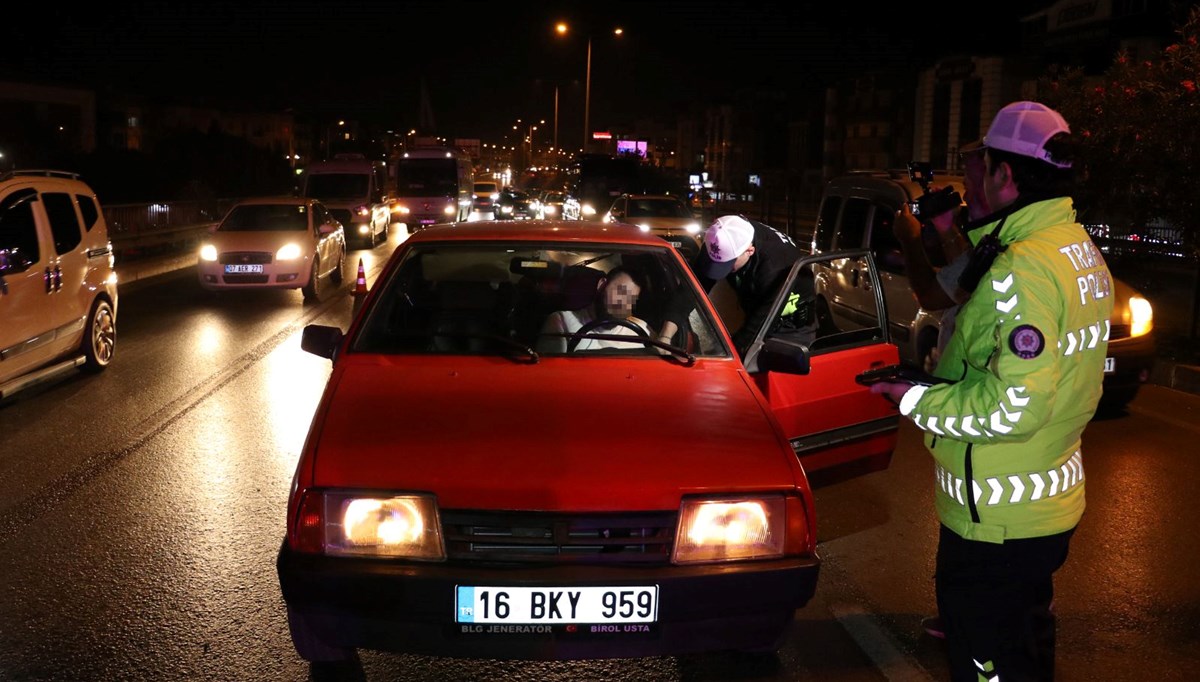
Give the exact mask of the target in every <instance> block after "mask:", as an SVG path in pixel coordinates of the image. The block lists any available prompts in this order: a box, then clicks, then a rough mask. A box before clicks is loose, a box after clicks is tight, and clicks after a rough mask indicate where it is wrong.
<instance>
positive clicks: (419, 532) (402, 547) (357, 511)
mask: <svg viewBox="0 0 1200 682" xmlns="http://www.w3.org/2000/svg"><path fill="white" fill-rule="evenodd" d="M324 506H325V509H324V514H323V519H324V533H323V535H324V537H323V545H324V548H325V553H326V554H330V555H334V556H364V555H365V556H386V557H403V558H405V559H424V560H429V561H437V560H441V559H444V558H445V556H446V552H445V549H444V548H443V547H442V531H441V527H442V526H441V522H440V521H439V520H438V509H437V502H436V501H434V499H433V497H432V496H428V495H396V496H394V497H367V496H360V495H352V494H348V493H326V494H325V505H324Z"/></svg>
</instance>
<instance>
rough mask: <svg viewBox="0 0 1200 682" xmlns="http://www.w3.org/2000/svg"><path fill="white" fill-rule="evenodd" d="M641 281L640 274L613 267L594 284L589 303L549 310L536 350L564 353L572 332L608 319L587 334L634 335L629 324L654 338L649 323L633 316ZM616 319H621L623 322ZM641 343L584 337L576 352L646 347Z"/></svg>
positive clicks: (641, 285) (641, 284)
mask: <svg viewBox="0 0 1200 682" xmlns="http://www.w3.org/2000/svg"><path fill="white" fill-rule="evenodd" d="M643 287H644V282H643V280H642V276H641V275H640V274H639V273H637V272H635V271H633V270H629V269H626V268H624V267H616V268H613V269H612V270H611V271H609V273H608V275H606V276H605V277H604V278H602V279H601V280H600V281H599V282H598V283H597V284H596V298H595V301H593V303H592V304H591V305H589V306H584V307H583V308H580V309H579V310H559V311H556V312H553V313H550V316H549V317H547V318H546V322H545V323H544V324H543V325H542V331H541V334H539V335H538V348H537V350H538V352H539V353H566V352H567V340H568V339H569V338H570V335H571V334H574V333H575V332H577V331H579V330H580V329H582V328H583V326H584V325H586V324H588V323H590V322H593V321H595V320H610V322H607V323H605V322H602V323H601V324H600V325H598V326H596V327H593V328H592V329H591V331H590V332H589V334H597V335H619V336H637V332H635V331H634V330H633V328H632V327H630V326H629V325H635V326H637V327H640V328H641V329H642V331H644V332H645V334H646V336H648V337H653V334H652V333H651V331H650V327H649V325H647V324H646V322H645V321H643V320H641V319H639V318H637V317H634V315H633V308H634V306H636V305H637V302H638V297H639V296H641V293H642V289H643ZM619 321H624V322H625V323H626V324H622V323H621V322H619ZM645 347H646V345H645V344H644V343H641V342H632V343H628V342H624V341H612V340H608V339H598V338H593V337H591V336H585V337H584V338H582V339H580V341H579V344H578V345H577V346H576V347H575V350H577V351H588V350H599V349H601V348H645Z"/></svg>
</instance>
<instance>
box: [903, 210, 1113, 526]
mask: <svg viewBox="0 0 1200 682" xmlns="http://www.w3.org/2000/svg"><path fill="white" fill-rule="evenodd" d="M1000 220H1003V221H1004V222H1003V224H1002V225H1001V227H1000V232H999V235H998V236H999V239H1000V242H1001V243H1002V244H1004V245H1005V246H1006V249H1005V250H1004V251H1003V252H1001V253H1000V255H999V256H998V257H997V258H996V260H995V262H994V263H993V264H992V266H991V269H990V270H989V271H988V273H987V274H986V275H984V277H983V279H982V280H981V281H980V283H979V286H978V287H977V288H976V289H975V291H974V293H973V294H972V295H971V298H970V299H969V300H968V301H967V302H966V303H965V304H963V306H962V309H961V310H960V311H959V313H958V316H957V319H956V327H955V330H954V334H953V335H952V336H951V338H950V341H949V342H948V344H947V346H946V348H945V350H944V351H943V353H942V356H941V359H940V361H939V362H938V366H937V369H936V371H935V374H937V375H938V376H940V377H943V378H946V379H950V380H952V381H953V382H954V383H949V384H938V385H935V386H932V387H928V388H926V387H921V386H918V387H915V388H913V389H911V390H909V391H908V393H906V394H905V396H904V399H903V400H902V401H901V403H900V411H901V413H902V414H904V415H906V416H908V417H910V418H911V419H912V420H913V422H914V423H915V424H916V425H917V426H919V427H920V428H921V429H922V430H924V431H925V444H926V446H927V447H928V448H929V451H930V452H931V453H932V454H933V458H934V460H935V463H936V466H935V479H936V486H937V489H936V493H935V499H936V507H937V513H938V517H939V519H940V520H941V522H942V523H943V524H944V525H946V526H947V527H948V528H950V529H951V530H953V531H954V532H955V533H958V534H959V535H960V536H962V537H964V538H967V539H969V540H979V541H984V542H996V543H999V542H1004V541H1005V540H1008V539H1014V538H1031V537H1041V536H1045V535H1052V534H1055V533H1060V532H1063V531H1066V530H1069V529H1071V528H1074V527H1075V525H1076V524H1077V523H1078V522H1079V519H1080V517H1081V516H1082V515H1083V510H1084V473H1083V457H1082V453H1081V452H1080V436H1081V434H1082V433H1083V429H1084V427H1086V426H1087V424H1088V422H1089V421H1090V420H1091V418H1092V416H1093V414H1094V413H1095V411H1096V405H1097V403H1098V402H1099V400H1100V393H1101V389H1102V384H1103V380H1104V358H1105V355H1106V349H1107V347H1108V337H1109V331H1110V322H1109V319H1110V317H1111V315H1112V308H1113V299H1112V277H1111V275H1110V273H1109V270H1108V266H1107V265H1106V264H1105V262H1104V259H1103V257H1102V256H1101V255H1100V252H1099V250H1098V249H1097V248H1096V247H1095V245H1094V244H1093V243H1092V240H1091V238H1090V237H1089V236H1088V234H1087V232H1085V231H1084V229H1083V227H1082V226H1081V225H1080V224H1079V223H1077V222H1075V210H1074V207H1073V204H1072V202H1071V200H1070V199H1069V198H1065V197H1063V198H1055V199H1048V200H1045V201H1038V202H1036V203H1031V204H1028V205H1026V206H1023V207H1021V208H1018V209H1016V210H1015V211H1013V212H1011V213H1008V214H1007V215H1006V216H1005V217H1003V218H998V219H997V220H996V221H994V222H993V223H991V224H989V225H986V226H983V227H981V228H980V229H977V230H974V231H972V233H971V237H972V240H973V241H978V239H979V238H980V237H981V236H982V235H983V234H985V233H990V232H991V231H992V230H993V229H994V228H995V227H996V225H998V224H999V223H1000Z"/></svg>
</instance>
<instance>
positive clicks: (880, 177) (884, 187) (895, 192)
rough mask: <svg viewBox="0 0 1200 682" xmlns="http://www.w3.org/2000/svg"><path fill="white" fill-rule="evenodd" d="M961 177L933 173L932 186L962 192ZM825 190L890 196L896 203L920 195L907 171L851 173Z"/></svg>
mask: <svg viewBox="0 0 1200 682" xmlns="http://www.w3.org/2000/svg"><path fill="white" fill-rule="evenodd" d="M962 180H963V176H962V173H961V172H956V171H935V172H934V174H933V181H932V183H931V184H932V185H933V186H934V187H943V186H945V185H952V186H953V187H954V188H955V189H957V190H958V191H959V192H961V191H962V189H963V187H962ZM827 190H840V191H842V192H847V191H850V192H853V193H856V194H858V193H872V194H882V195H890V196H892V197H894V198H895V199H896V200H897V201H902V202H903V201H912V200H914V199H915V198H916V197H918V196H920V195H921V193H922V192H921V186H920V185H919V184H917V183H916V182H914V181H913V180H912V179H910V178H909V176H908V171H907V170H894V169H893V170H881V171H851V172H849V173H846V174H845V175H839V176H838V177H835V178H833V179H832V180H830V181H829V184H828V185H827Z"/></svg>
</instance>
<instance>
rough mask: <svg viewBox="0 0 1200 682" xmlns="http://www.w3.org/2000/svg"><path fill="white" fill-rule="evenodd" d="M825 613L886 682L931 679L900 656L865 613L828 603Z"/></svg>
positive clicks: (890, 641) (894, 646)
mask: <svg viewBox="0 0 1200 682" xmlns="http://www.w3.org/2000/svg"><path fill="white" fill-rule="evenodd" d="M829 611H830V613H832V614H833V617H834V618H837V621H838V623H839V624H841V626H842V627H843V628H844V629H845V630H846V632H848V633H849V634H850V637H852V638H853V639H854V642H855V643H856V644H858V647H859V648H860V649H862V651H863V653H865V654H866V655H867V657H868V658H870V659H871V662H872V663H874V664H875V667H877V668H879V671H880V672H881V673H883V676H884V677H886V678H887V680H888V682H931V681H932V680H933V676H932V675H930V674H929V672H928V671H926V670H925V669H924V668H922V667H921V666H920V665H918V664H917V663H916V662H914V661H913V660H911V659H909V658H908V657H907V656H905V655H904V652H902V651H901V650H900V646H899V644H897V643H896V640H895V639H893V638H892V636H891V635H889V634H888V632H887V630H885V629H884V628H882V627H881V626H880V625H879V623H877V622H875V618H874V617H873V616H872V615H871V614H870V613H868V612H867V611H865V610H863V609H862V608H860V607H858V606H854V605H850V604H830V605H829Z"/></svg>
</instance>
